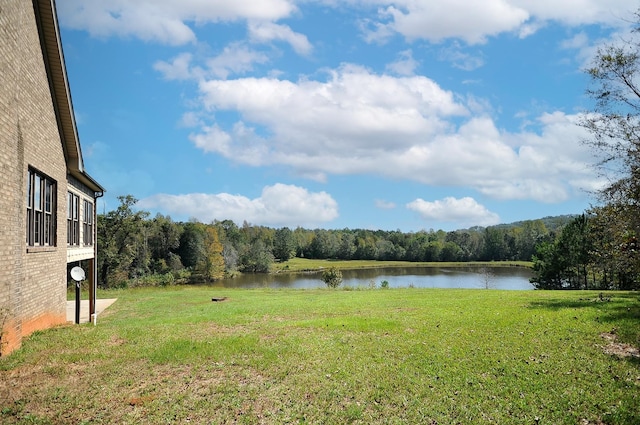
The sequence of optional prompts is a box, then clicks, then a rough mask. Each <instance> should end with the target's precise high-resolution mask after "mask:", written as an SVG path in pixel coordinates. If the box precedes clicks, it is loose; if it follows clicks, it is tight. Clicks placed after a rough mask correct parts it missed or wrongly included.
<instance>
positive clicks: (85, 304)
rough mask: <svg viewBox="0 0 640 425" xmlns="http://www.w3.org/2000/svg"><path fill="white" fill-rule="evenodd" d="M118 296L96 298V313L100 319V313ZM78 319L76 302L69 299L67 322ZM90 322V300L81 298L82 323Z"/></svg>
mask: <svg viewBox="0 0 640 425" xmlns="http://www.w3.org/2000/svg"><path fill="white" fill-rule="evenodd" d="M117 300H118V299H117V298H107V299H98V300H96V314H97V315H98V321H99V319H100V313H102V312H103V311H104V310H106V309H107V308H108V307H109V306H110V305H111V304H113V303H114V302H116V301H117ZM75 321H76V302H75V300H74V301H67V322H75ZM88 322H89V300H80V323H88Z"/></svg>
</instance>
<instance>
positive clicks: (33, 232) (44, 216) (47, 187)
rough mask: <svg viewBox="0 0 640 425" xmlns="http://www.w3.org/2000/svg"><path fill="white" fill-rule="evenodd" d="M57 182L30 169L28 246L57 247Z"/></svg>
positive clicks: (28, 179) (28, 178) (28, 186)
mask: <svg viewBox="0 0 640 425" xmlns="http://www.w3.org/2000/svg"><path fill="white" fill-rule="evenodd" d="M56 193H57V192H56V181H55V180H53V179H51V178H49V177H47V176H45V175H44V174H42V173H40V172H38V171H36V170H34V169H32V168H29V174H28V177H27V245H28V246H56Z"/></svg>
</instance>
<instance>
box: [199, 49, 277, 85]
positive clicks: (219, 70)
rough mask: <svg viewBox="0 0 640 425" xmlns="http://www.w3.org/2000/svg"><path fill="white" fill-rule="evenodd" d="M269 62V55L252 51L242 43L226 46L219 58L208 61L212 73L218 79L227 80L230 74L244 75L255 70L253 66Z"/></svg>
mask: <svg viewBox="0 0 640 425" xmlns="http://www.w3.org/2000/svg"><path fill="white" fill-rule="evenodd" d="M268 61H269V58H268V57H267V55H265V54H264V53H262V52H258V51H255V50H253V49H250V48H249V47H247V46H246V45H244V44H242V43H232V44H230V45H229V46H226V47H225V48H224V50H223V51H222V53H220V54H219V55H218V56H216V57H214V58H211V59H209V60H207V67H208V69H209V70H210V73H211V74H212V75H213V76H215V77H218V78H227V77H228V76H229V75H230V74H244V73H247V72H249V71H252V70H253V65H254V64H256V63H258V64H262V63H266V62H268Z"/></svg>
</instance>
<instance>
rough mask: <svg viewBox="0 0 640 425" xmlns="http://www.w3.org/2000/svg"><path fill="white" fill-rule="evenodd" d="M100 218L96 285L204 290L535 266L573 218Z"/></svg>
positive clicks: (122, 210)
mask: <svg viewBox="0 0 640 425" xmlns="http://www.w3.org/2000/svg"><path fill="white" fill-rule="evenodd" d="M119 200H120V205H119V206H118V207H117V208H116V209H115V210H113V211H110V212H108V213H106V214H101V215H99V216H98V247H99V249H98V261H97V268H98V284H99V286H100V287H103V288H111V287H120V286H124V285H135V284H139V285H146V284H154V285H155V284H162V285H165V284H173V283H176V282H187V281H195V282H204V281H213V280H217V279H222V278H225V277H229V276H233V275H234V274H235V273H238V272H245V273H246V272H268V271H269V269H270V267H271V266H272V264H273V263H274V262H276V261H278V262H282V261H287V260H289V259H290V258H293V257H299V258H310V259H338V260H389V261H394V260H397V261H413V262H421V261H434V262H437V261H503V260H509V261H517V260H520V261H530V260H531V259H532V257H533V255H534V253H535V252H536V246H537V245H539V244H540V243H543V242H547V243H551V242H552V241H554V240H555V239H556V235H557V234H558V232H559V231H560V230H561V229H562V227H563V226H564V225H565V224H566V223H568V222H569V221H570V220H571V217H569V216H564V217H555V218H546V219H540V220H530V221H523V222H519V223H514V224H511V225H500V226H492V227H486V228H485V227H473V228H470V229H464V230H455V231H449V232H445V231H443V230H437V231H435V230H421V231H418V232H401V231H400V230H393V231H387V230H367V229H341V230H326V229H304V228H301V227H298V228H295V229H290V228H288V227H283V228H270V227H265V226H256V225H251V224H249V223H246V222H245V223H243V224H242V225H237V224H236V223H235V222H233V221H231V220H220V221H219V220H216V221H214V222H212V223H200V222H198V221H195V220H191V221H188V222H174V221H173V220H172V219H171V218H170V217H169V216H164V215H162V214H157V215H156V216H155V217H150V214H149V213H148V212H146V211H141V210H136V208H135V204H136V199H135V198H134V197H133V196H131V195H127V196H121V197H119Z"/></svg>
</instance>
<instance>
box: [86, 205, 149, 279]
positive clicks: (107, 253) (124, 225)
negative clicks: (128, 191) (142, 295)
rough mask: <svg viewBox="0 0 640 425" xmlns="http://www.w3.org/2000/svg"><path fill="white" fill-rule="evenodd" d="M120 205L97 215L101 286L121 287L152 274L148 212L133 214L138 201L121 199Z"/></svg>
mask: <svg viewBox="0 0 640 425" xmlns="http://www.w3.org/2000/svg"><path fill="white" fill-rule="evenodd" d="M118 200H119V201H120V205H118V208H116V209H115V210H112V211H109V212H108V213H107V214H101V215H100V216H98V223H97V225H98V246H99V247H100V251H99V253H100V255H99V256H98V281H99V282H98V283H99V284H100V285H101V286H103V287H112V286H117V285H120V284H122V283H123V282H125V281H127V280H128V279H131V278H134V277H138V276H141V275H144V274H145V273H146V272H148V271H149V261H150V254H149V250H148V245H147V242H148V241H147V228H146V223H145V219H146V218H147V217H148V216H149V213H148V212H146V211H134V206H135V204H136V202H137V201H138V200H137V199H136V198H134V197H133V196H131V195H126V196H119V197H118Z"/></svg>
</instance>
